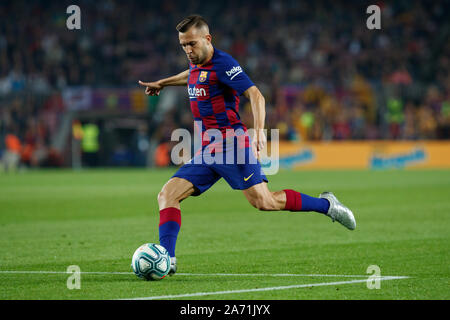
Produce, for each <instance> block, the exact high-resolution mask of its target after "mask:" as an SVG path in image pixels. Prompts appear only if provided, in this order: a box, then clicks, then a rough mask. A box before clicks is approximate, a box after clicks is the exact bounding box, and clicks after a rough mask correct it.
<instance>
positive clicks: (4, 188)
mask: <svg viewBox="0 0 450 320" xmlns="http://www.w3.org/2000/svg"><path fill="white" fill-rule="evenodd" d="M173 172H174V171H173V170H158V171H155V170H132V169H130V170H85V171H80V172H72V171H70V170H67V171H65V170H63V171H53V170H51V171H28V172H24V173H18V174H5V173H3V174H0V299H122V298H125V299H127V298H138V297H160V296H168V295H169V296H175V299H227V300H228V299H283V300H296V299H449V298H450V290H449V288H450V286H449V285H450V281H449V280H450V267H449V266H450V259H449V258H450V251H449V249H450V241H449V240H450V197H449V195H450V171H445V170H436V171H435V170H399V171H297V172H290V171H280V172H279V173H278V174H277V175H275V176H269V180H270V183H269V188H270V189H271V190H281V189H284V188H291V189H295V190H298V191H300V192H304V193H306V194H309V195H313V196H317V195H318V194H319V193H320V192H322V191H328V190H329V191H333V192H334V193H335V194H336V195H337V196H338V198H339V199H340V200H341V201H342V202H343V203H344V204H346V205H347V206H349V207H350V208H351V209H352V210H353V212H354V213H355V217H356V221H357V228H356V230H354V231H349V230H347V229H345V228H344V227H343V226H341V225H340V224H338V223H337V222H336V223H332V222H331V220H330V219H329V218H328V217H325V216H324V215H321V214H317V213H310V212H308V213H301V212H300V213H292V212H259V211H257V210H256V209H254V208H252V207H251V206H250V204H249V203H248V202H247V201H246V200H245V198H244V195H243V194H242V192H240V191H235V190H232V189H231V188H230V187H229V186H228V185H227V184H226V182H224V181H223V180H221V181H219V182H218V183H217V184H216V185H215V186H213V187H212V188H211V189H210V190H208V191H207V192H206V193H204V194H203V195H202V196H200V197H191V198H189V199H187V200H185V201H184V202H183V203H182V227H181V231H180V234H179V237H178V244H177V249H176V252H177V259H178V272H179V274H176V275H175V276H173V277H166V278H165V279H163V280H161V281H152V282H147V281H143V280H140V279H138V278H137V277H136V276H135V275H134V274H132V273H131V267H130V262H131V256H132V254H133V252H134V250H135V249H136V248H137V247H139V246H140V245H141V244H143V243H146V242H155V243H159V241H158V222H159V214H158V207H157V201H156V196H157V193H158V192H159V190H160V189H161V187H162V185H163V184H164V183H165V182H166V181H167V179H169V178H170V176H171V175H172V174H173ZM70 265H78V266H79V267H80V269H81V272H82V274H81V288H80V289H73V290H69V289H68V288H67V279H68V277H69V276H70V274H66V273H65V272H66V270H67V267H68V266H70ZM370 265H377V266H379V267H380V270H381V276H382V277H383V276H407V277H408V278H405V279H395V280H386V281H381V282H380V288H379V289H372V290H370V289H368V287H367V284H366V281H365V279H366V278H365V276H367V277H368V276H369V274H367V268H368V266H370ZM5 271H39V272H43V271H54V272H59V273H27V272H24V273H16V272H14V273H8V272H5ZM83 272H104V273H101V274H91V273H83ZM113 272H117V273H113ZM220 274H228V275H220ZM243 274H249V275H243ZM264 274H265V275H264ZM274 274H297V275H299V274H300V275H305V276H273V275H274ZM311 274H313V275H316V276H306V275H311ZM346 275H359V277H346ZM355 279H359V280H362V281H360V282H355V283H348V282H349V281H352V280H355ZM330 282H337V284H331V285H330V284H328V283H330ZM312 284H316V286H311V285H312ZM327 284H328V285H327ZM285 286H293V287H290V288H283V287H285ZM262 288H268V289H264V290H262ZM276 288H278V289H276ZM238 290H241V291H240V292H239V291H238ZM221 291H225V292H223V293H218V292H221ZM205 293H210V294H205ZM189 294H199V295H197V296H189ZM200 294H201V295H200ZM178 295H186V296H183V297H176V296H178Z"/></svg>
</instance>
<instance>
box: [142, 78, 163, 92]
mask: <svg viewBox="0 0 450 320" xmlns="http://www.w3.org/2000/svg"><path fill="white" fill-rule="evenodd" d="M139 84H140V85H141V86H144V87H146V88H145V94H146V95H148V96H159V93H160V92H161V90H162V89H163V88H164V87H163V86H162V85H161V84H160V83H159V81H155V82H142V81H141V80H139Z"/></svg>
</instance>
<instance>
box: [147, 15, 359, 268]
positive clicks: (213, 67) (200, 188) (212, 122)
mask: <svg viewBox="0 0 450 320" xmlns="http://www.w3.org/2000/svg"><path fill="white" fill-rule="evenodd" d="M176 29H177V31H178V38H179V41H180V45H181V47H182V48H183V50H184V52H185V53H186V55H187V58H188V60H189V69H188V70H186V71H183V72H181V73H179V74H177V75H174V76H172V77H169V78H165V79H161V80H158V81H155V82H142V81H139V84H140V85H142V86H145V87H146V89H145V93H146V94H147V95H159V94H160V92H161V90H162V89H163V88H164V87H167V86H187V89H188V95H189V99H190V105H191V111H192V114H193V117H194V120H195V121H196V122H197V121H199V123H201V130H200V131H201V132H202V148H201V150H200V151H199V152H197V153H196V154H195V155H194V157H193V158H192V159H191V160H190V161H189V162H188V163H186V164H184V165H183V166H182V167H180V168H179V169H178V171H177V172H176V173H175V174H174V175H173V176H172V177H171V178H170V179H169V181H168V182H167V183H166V184H165V185H164V186H163V187H162V190H161V192H160V193H159V194H158V204H159V210H160V211H159V212H160V223H159V240H160V244H161V245H162V246H164V247H165V248H166V249H167V250H168V252H169V255H170V257H171V269H170V272H169V274H171V275H172V274H174V273H175V272H176V269H177V263H176V257H175V244H176V241H177V236H178V232H179V230H180V226H181V211H180V202H181V201H182V200H184V199H186V198H187V197H189V196H198V195H200V194H202V193H203V192H205V191H206V190H208V189H209V188H210V187H211V186H212V185H213V184H214V183H216V182H217V181H218V180H219V179H220V178H224V179H225V180H226V181H227V183H228V184H229V185H230V186H231V187H232V188H233V189H238V190H242V192H243V193H244V195H245V197H246V198H247V200H248V201H249V202H250V204H251V205H252V206H254V207H255V208H257V209H259V210H264V211H277V210H289V211H315V212H319V213H322V214H324V215H327V216H328V217H330V218H331V219H332V220H333V222H334V221H338V222H340V223H341V224H342V225H344V226H345V227H347V228H348V229H350V230H353V229H355V227H356V222H355V218H354V216H353V213H352V211H351V210H350V209H348V208H347V207H346V206H344V205H343V204H342V203H340V202H339V201H338V199H337V198H336V197H335V196H334V195H333V193H331V192H323V193H321V194H320V195H319V197H318V198H315V197H311V196H308V195H306V194H304V193H300V192H297V191H294V190H291V189H285V190H281V191H270V190H269V189H268V187H267V182H268V180H267V178H266V176H265V175H264V173H263V171H262V170H261V165H260V163H259V162H258V160H257V159H258V157H259V153H260V151H261V150H262V149H263V148H264V146H265V144H266V136H265V134H264V131H263V130H264V120H265V101H264V97H263V96H262V94H261V92H260V91H259V89H258V88H257V87H256V86H255V85H254V84H253V82H252V81H251V80H250V79H249V77H248V76H247V75H246V74H245V72H244V70H243V69H242V68H241V66H240V65H239V64H238V62H237V61H236V60H234V59H233V58H232V57H231V56H230V55H229V54H227V53H225V52H223V51H220V50H219V49H217V48H215V47H214V46H213V44H212V42H211V40H212V37H211V35H210V33H209V27H208V24H207V23H206V21H205V20H204V19H203V18H202V17H201V16H199V15H191V16H188V17H187V18H185V19H183V20H182V21H181V22H180V23H179V24H178V25H177V27H176ZM240 95H244V96H245V97H247V98H248V99H249V100H250V104H251V109H252V113H253V117H254V123H253V126H254V132H255V133H254V135H253V137H252V139H250V138H249V135H248V131H247V128H246V126H245V125H244V124H243V123H242V122H241V120H240V117H239V114H238V108H239V97H240ZM208 129H217V130H220V132H221V133H222V134H223V138H224V139H223V142H222V143H221V142H220V140H219V142H217V143H212V141H215V140H212V139H210V140H212V141H210V140H209V139H208V131H207V130H208ZM230 130H232V132H236V134H234V135H231V136H230V135H229V132H230ZM233 130H234V131H233ZM227 132H228V133H227ZM238 132H241V133H243V134H239V133H238ZM225 141H226V142H227V143H228V144H225V143H224V142H225ZM211 146H214V147H213V149H214V150H213V151H212V150H211ZM230 146H231V147H232V148H230ZM229 150H231V151H229ZM236 150H240V151H241V152H243V158H242V159H244V158H245V160H242V161H236V160H237V158H238V157H237V156H236V155H232V159H233V160H234V161H232V162H233V163H232V164H229V162H228V161H222V163H220V161H216V162H217V163H216V162H214V163H212V164H211V163H210V162H208V163H206V161H204V160H203V157H204V155H205V153H206V152H210V153H211V154H214V155H216V156H217V155H218V156H219V158H220V157H223V158H226V157H227V155H226V154H227V151H229V152H234V153H239V152H236Z"/></svg>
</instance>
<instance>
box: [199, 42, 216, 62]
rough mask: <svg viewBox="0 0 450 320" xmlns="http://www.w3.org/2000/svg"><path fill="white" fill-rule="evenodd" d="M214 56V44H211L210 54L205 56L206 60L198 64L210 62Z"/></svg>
mask: <svg viewBox="0 0 450 320" xmlns="http://www.w3.org/2000/svg"><path fill="white" fill-rule="evenodd" d="M213 56H214V47H213V45H211V47H210V48H209V50H208V55H207V56H206V58H205V62H204V63H202V64H198V66H203V65H205V64H207V63H208V62H210V61H211V59H212V57H213Z"/></svg>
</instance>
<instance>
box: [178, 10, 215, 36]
mask: <svg viewBox="0 0 450 320" xmlns="http://www.w3.org/2000/svg"><path fill="white" fill-rule="evenodd" d="M204 26H206V27H208V23H207V22H206V20H205V19H204V18H203V17H202V16H200V15H198V14H192V15H190V16H188V17H186V18H184V19H183V20H182V21H181V22H180V23H179V24H177V27H176V29H177V31H178V32H186V31H188V30H189V29H190V28H191V27H195V28H202V27H204Z"/></svg>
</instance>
